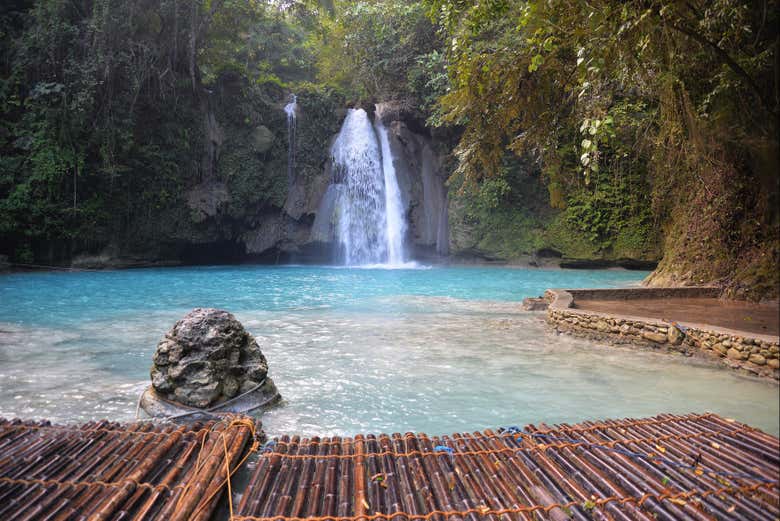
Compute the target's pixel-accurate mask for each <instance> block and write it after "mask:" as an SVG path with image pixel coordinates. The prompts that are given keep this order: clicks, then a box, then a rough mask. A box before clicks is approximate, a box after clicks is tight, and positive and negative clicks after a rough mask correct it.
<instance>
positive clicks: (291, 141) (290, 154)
mask: <svg viewBox="0 0 780 521" xmlns="http://www.w3.org/2000/svg"><path fill="white" fill-rule="evenodd" d="M297 108H298V97H297V96H296V95H295V94H291V95H290V103H288V104H287V105H285V106H284V112H285V113H286V114H287V182H288V186H292V184H293V181H295V123H296V121H295V120H296V117H297V116H296V114H295V111H296V109H297Z"/></svg>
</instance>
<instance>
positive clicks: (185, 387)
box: [141, 308, 280, 416]
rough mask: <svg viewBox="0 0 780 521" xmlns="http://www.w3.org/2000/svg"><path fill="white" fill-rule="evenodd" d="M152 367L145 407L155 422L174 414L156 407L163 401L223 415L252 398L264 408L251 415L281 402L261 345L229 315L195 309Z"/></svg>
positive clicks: (173, 331) (162, 344) (163, 346)
mask: <svg viewBox="0 0 780 521" xmlns="http://www.w3.org/2000/svg"><path fill="white" fill-rule="evenodd" d="M153 362H154V363H153V365H152V370H151V378H152V387H151V388H150V389H149V390H147V392H146V393H145V394H144V397H143V398H142V401H141V406H142V407H143V408H144V410H146V412H148V413H149V414H151V415H153V416H159V415H167V414H168V413H169V412H170V411H169V410H168V409H169V407H162V408H161V407H160V406H159V404H158V403H155V402H159V401H160V400H159V399H160V398H162V400H163V401H169V402H173V405H174V406H175V405H179V404H180V405H182V406H185V407H194V408H199V409H206V408H208V409H218V408H219V406H220V404H223V403H225V402H227V401H228V400H231V399H234V398H236V397H238V396H240V395H242V394H243V393H248V394H249V395H251V399H252V400H255V401H257V402H259V403H257V404H256V406H255V407H247V408H246V409H247V410H249V409H253V408H257V407H259V406H262V405H265V404H266V403H272V402H275V401H277V400H278V399H279V398H280V396H279V392H278V391H277V389H276V386H275V385H274V383H273V380H271V379H270V378H269V377H268V362H267V361H266V359H265V356H263V353H262V352H261V351H260V346H258V344H257V341H256V340H255V339H254V337H252V335H250V334H249V333H248V332H247V331H246V330H245V329H244V327H243V326H242V325H241V323H240V322H239V321H238V320H236V318H235V317H234V316H233V315H232V314H230V313H228V312H227V311H222V310H219V309H210V308H196V309H193V310H192V311H190V312H189V313H187V315H185V316H184V318H182V319H181V320H179V321H178V322H177V323H176V324H175V325H174V326H173V328H171V330H170V331H168V333H166V334H165V337H164V338H163V339H162V340H161V341H160V343H159V344H158V345H157V350H156V351H155V353H154V356H153ZM242 398H243V397H242ZM242 402H246V400H242ZM168 405H171V404H168ZM247 405H251V404H247ZM162 409H165V410H162Z"/></svg>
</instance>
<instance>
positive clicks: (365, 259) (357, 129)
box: [331, 109, 406, 267]
mask: <svg viewBox="0 0 780 521" xmlns="http://www.w3.org/2000/svg"><path fill="white" fill-rule="evenodd" d="M331 154H332V156H333V167H334V182H335V183H340V184H343V185H344V186H345V191H344V194H343V197H342V198H341V204H340V205H339V206H340V208H339V215H338V225H337V229H336V236H337V238H338V241H339V244H340V245H341V248H342V251H343V255H344V262H345V264H346V265H348V266H361V265H364V266H365V265H384V266H388V267H394V266H400V265H402V264H403V262H404V248H403V239H404V234H405V232H406V223H405V222H404V218H403V204H402V201H401V194H400V190H399V188H398V181H397V180H396V176H395V168H394V167H393V158H392V155H391V152H390V144H389V140H388V136H387V129H385V128H384V126H383V125H382V124H381V123H379V122H377V124H376V129H375V128H374V127H373V126H372V125H371V121H370V120H369V118H368V114H366V112H365V111H364V110H363V109H350V110H349V112H348V113H347V117H346V119H345V120H344V124H343V125H342V127H341V131H340V132H339V135H338V137H337V138H336V140H335V141H334V143H333V147H332V149H331Z"/></svg>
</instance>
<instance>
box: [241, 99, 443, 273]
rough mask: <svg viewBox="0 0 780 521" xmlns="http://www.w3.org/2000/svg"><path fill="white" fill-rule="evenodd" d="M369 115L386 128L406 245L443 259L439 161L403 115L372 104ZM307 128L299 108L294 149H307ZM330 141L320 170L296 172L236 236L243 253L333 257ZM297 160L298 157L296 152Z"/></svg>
mask: <svg viewBox="0 0 780 521" xmlns="http://www.w3.org/2000/svg"><path fill="white" fill-rule="evenodd" d="M299 99H300V98H299ZM333 116H334V119H336V118H337V117H338V118H339V121H338V123H340V119H341V118H342V117H343V113H341V112H339V113H338V114H334V115H333ZM374 117H375V118H381V120H382V122H383V124H384V125H385V126H386V128H387V129H388V138H389V141H390V148H391V152H392V155H393V161H394V166H395V170H396V176H397V178H398V184H399V188H400V190H401V196H402V202H403V211H404V214H405V216H406V218H407V222H408V223H409V228H408V235H407V240H406V242H407V244H408V245H410V246H411V247H412V250H413V255H414V257H415V258H419V257H432V256H444V255H447V254H448V252H449V227H448V197H447V189H446V187H445V184H444V182H445V180H446V172H444V171H443V169H442V161H441V158H440V157H439V156H438V155H437V154H436V153H435V152H434V150H433V147H432V145H431V139H430V137H428V136H425V135H423V134H422V133H417V132H414V131H412V130H411V129H410V126H409V125H408V124H407V122H406V121H405V120H404V116H403V114H400V113H398V112H394V111H392V110H390V109H389V107H388V106H386V105H382V104H380V105H378V106H377V109H376V112H375V114H374ZM311 124H312V116H311V115H309V114H307V113H306V109H305V106H303V107H302V108H301V109H300V111H299V115H298V123H297V128H298V133H299V138H298V143H299V146H302V147H306V146H307V145H306V143H304V140H305V139H306V129H307V126H308V125H311ZM334 138H335V133H334V134H333V135H332V136H330V139H328V140H326V141H325V144H324V146H323V149H324V151H325V152H326V153H327V154H328V156H327V159H326V160H325V162H324V164H322V166H321V168H320V169H319V170H317V169H316V167H315V168H310V169H309V170H302V171H301V170H296V172H295V173H294V175H293V176H292V179H291V180H290V184H289V187H288V191H287V196H286V198H285V201H284V204H283V206H282V207H281V208H280V209H279V210H278V211H277V212H271V213H268V214H266V215H263V216H259V218H258V222H257V225H256V226H255V227H253V228H252V229H250V230H247V231H245V232H244V233H243V234H242V235H241V237H240V240H241V242H242V243H243V244H244V246H245V249H246V253H247V254H248V255H250V256H254V257H266V258H268V257H276V258H282V259H293V260H297V261H309V260H311V261H325V262H327V261H330V260H332V259H333V256H332V253H333V252H334V250H335V248H336V245H335V241H336V237H335V233H334V230H335V224H336V222H337V218H338V211H339V206H338V204H339V203H338V199H339V194H340V192H339V187H340V186H341V185H339V184H338V183H334V179H333V169H332V165H331V159H330V157H329V151H330V146H331V144H332V142H333V139H334ZM321 153H322V152H320V154H321ZM297 156H298V157H299V158H300V157H301V155H300V153H298V154H297ZM299 161H300V159H299ZM312 166H314V165H312Z"/></svg>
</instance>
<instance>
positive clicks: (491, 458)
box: [233, 414, 780, 521]
mask: <svg viewBox="0 0 780 521" xmlns="http://www.w3.org/2000/svg"><path fill="white" fill-rule="evenodd" d="M779 472H780V443H779V441H778V439H777V438H775V437H774V436H770V435H768V434H765V433H763V432H762V431H759V430H757V429H753V428H751V427H749V426H747V425H744V424H741V423H738V422H735V421H731V420H727V419H724V418H721V417H719V416H717V415H714V414H703V415H686V416H672V415H661V416H657V417H654V418H649V419H641V420H634V419H626V420H619V421H604V422H584V423H581V424H577V425H571V426H570V425H565V424H563V425H558V426H555V427H552V428H550V427H547V426H545V425H539V426H536V427H534V426H533V425H530V426H528V427H526V428H525V429H522V430H520V429H516V428H512V429H508V430H504V431H496V432H494V431H490V430H487V431H484V432H476V433H473V434H454V435H452V436H443V437H428V436H426V435H425V434H411V433H409V434H406V435H400V434H393V435H392V436H387V435H384V434H383V435H379V436H374V435H367V436H355V437H354V438H311V439H299V438H298V437H292V438H290V437H286V436H285V437H282V438H279V439H277V440H274V441H272V442H269V443H268V444H267V445H266V446H265V448H264V451H263V453H262V454H261V456H260V459H259V461H258V463H257V468H256V469H255V471H254V473H253V475H252V477H251V480H250V483H249V486H248V487H247V489H246V491H245V492H244V494H243V496H242V497H241V500H240V503H239V505H238V508H237V509H236V512H235V515H234V516H233V521H298V520H304V519H305V520H309V521H325V520H333V521H358V520H365V521H373V520H380V521H385V520H388V521H407V520H428V519H432V520H437V521H450V520H452V521H478V520H489V521H516V520H517V521H519V520H531V519H553V520H559V519H570V518H573V519H579V520H585V519H599V520H608V519H616V520H624V521H629V520H647V521H651V520H656V519H666V520H673V519H697V520H705V519H777V518H778V514H780V509H778V492H779V489H778V473H779Z"/></svg>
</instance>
